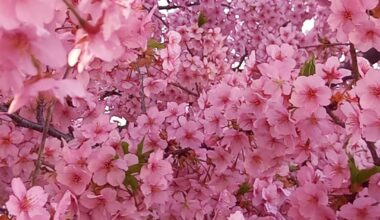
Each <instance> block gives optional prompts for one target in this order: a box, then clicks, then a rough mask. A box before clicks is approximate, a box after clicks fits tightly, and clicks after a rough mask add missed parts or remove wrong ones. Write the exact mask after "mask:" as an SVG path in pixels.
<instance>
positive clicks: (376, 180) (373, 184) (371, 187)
mask: <svg viewBox="0 0 380 220" xmlns="http://www.w3.org/2000/svg"><path fill="white" fill-rule="evenodd" d="M368 195H369V196H370V197H372V198H374V199H376V201H378V202H380V173H376V174H375V175H372V176H371V178H370V179H369V184H368Z"/></svg>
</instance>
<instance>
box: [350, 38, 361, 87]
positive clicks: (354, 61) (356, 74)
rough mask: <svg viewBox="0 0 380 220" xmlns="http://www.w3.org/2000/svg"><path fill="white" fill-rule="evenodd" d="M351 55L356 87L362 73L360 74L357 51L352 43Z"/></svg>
mask: <svg viewBox="0 0 380 220" xmlns="http://www.w3.org/2000/svg"><path fill="white" fill-rule="evenodd" d="M350 55H351V69H352V77H353V79H354V81H353V85H355V84H356V81H358V80H359V78H360V73H359V65H358V57H357V55H356V49H355V46H354V45H353V44H352V43H350Z"/></svg>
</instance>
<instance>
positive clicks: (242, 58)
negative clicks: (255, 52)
mask: <svg viewBox="0 0 380 220" xmlns="http://www.w3.org/2000/svg"><path fill="white" fill-rule="evenodd" d="M247 56H248V51H247V50H246V51H245V53H244V54H243V56H241V57H240V61H239V64H238V65H237V67H235V68H233V69H232V70H233V71H236V70H239V69H240V67H241V65H243V62H244V60H245V58H246V57H247Z"/></svg>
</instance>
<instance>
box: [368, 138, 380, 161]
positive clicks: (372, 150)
mask: <svg viewBox="0 0 380 220" xmlns="http://www.w3.org/2000/svg"><path fill="white" fill-rule="evenodd" d="M366 143H367V147H368V150H369V152H370V153H371V156H372V159H373V164H375V165H376V166H380V158H379V156H378V155H377V151H376V145H375V143H374V142H370V141H366Z"/></svg>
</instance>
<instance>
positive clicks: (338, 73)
mask: <svg viewBox="0 0 380 220" xmlns="http://www.w3.org/2000/svg"><path fill="white" fill-rule="evenodd" d="M339 66H340V62H339V60H338V57H329V58H328V59H327V61H326V63H325V64H324V65H322V64H317V66H316V74H317V75H318V76H320V77H322V79H323V80H325V81H326V82H327V83H328V84H330V83H341V82H342V78H343V77H345V76H348V75H350V74H351V73H350V71H349V70H346V69H339V70H338V68H339Z"/></svg>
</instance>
